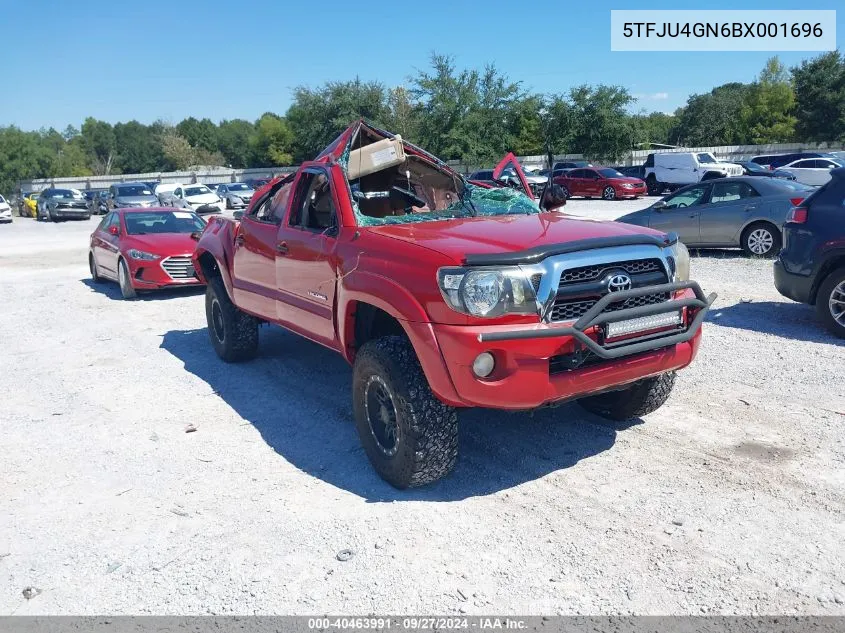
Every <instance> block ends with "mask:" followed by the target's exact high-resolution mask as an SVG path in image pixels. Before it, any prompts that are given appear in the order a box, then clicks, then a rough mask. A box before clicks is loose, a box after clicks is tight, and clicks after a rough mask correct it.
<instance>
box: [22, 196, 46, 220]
mask: <svg viewBox="0 0 845 633" xmlns="http://www.w3.org/2000/svg"><path fill="white" fill-rule="evenodd" d="M40 195H41V192H40V191H30V192H29V193H25V194H24V195H23V197H22V198H21V201H20V205H21V206H20V207H19V208H18V215H20V216H21V217H27V218H34V217H35V216H36V215H37V211H36V208H37V206H38V197H39V196H40Z"/></svg>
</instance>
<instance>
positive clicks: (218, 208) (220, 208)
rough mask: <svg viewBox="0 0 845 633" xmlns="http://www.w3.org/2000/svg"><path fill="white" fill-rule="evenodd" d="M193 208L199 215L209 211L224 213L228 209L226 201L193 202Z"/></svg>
mask: <svg viewBox="0 0 845 633" xmlns="http://www.w3.org/2000/svg"><path fill="white" fill-rule="evenodd" d="M191 210H192V211H193V212H194V213H196V214H197V215H204V214H208V213H224V212H225V211H226V203H225V202H209V203H208V204H192V205H191Z"/></svg>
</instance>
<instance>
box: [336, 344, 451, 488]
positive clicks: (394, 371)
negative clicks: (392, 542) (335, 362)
mask: <svg viewBox="0 0 845 633" xmlns="http://www.w3.org/2000/svg"><path fill="white" fill-rule="evenodd" d="M352 406H353V409H354V412H355V426H356V427H357V429H358V436H359V437H360V438H361V444H363V446H364V450H365V451H366V453H367V457H369V459H370V462H371V463H372V465H373V468H375V470H376V472H377V473H378V474H379V475H380V476H381V478H382V479H384V480H385V481H387V482H388V483H389V484H391V485H392V486H394V487H396V488H400V489H404V488H410V487H413V486H422V485H424V484H427V483H430V482H432V481H436V480H438V479H440V478H441V477H443V476H445V475H447V474H448V473H449V472H451V470H452V469H453V468H454V467H455V463H456V462H457V459H458V412H457V410H456V409H455V408H454V407H450V406H448V405H445V404H443V403H442V402H440V401H439V400H438V399H437V398H436V397H435V396H434V394H433V393H432V392H431V388H430V387H429V385H428V381H427V380H426V378H425V374H423V371H422V367H420V363H419V360H417V355H416V352H415V351H414V348H413V346H412V345H411V343H410V341H408V339H406V338H405V337H402V336H387V337H384V338H379V339H376V340H373V341H369V342H367V343H365V344H364V346H363V347H362V348H361V349H360V350H359V351H358V353H357V355H356V357H355V365H354V368H353V370H352Z"/></svg>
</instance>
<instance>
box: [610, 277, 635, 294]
mask: <svg viewBox="0 0 845 633" xmlns="http://www.w3.org/2000/svg"><path fill="white" fill-rule="evenodd" d="M630 289H631V278H630V277H629V276H628V275H626V274H625V273H616V274H614V275H611V276H610V277H608V279H607V290H608V292H619V291H620V290H630Z"/></svg>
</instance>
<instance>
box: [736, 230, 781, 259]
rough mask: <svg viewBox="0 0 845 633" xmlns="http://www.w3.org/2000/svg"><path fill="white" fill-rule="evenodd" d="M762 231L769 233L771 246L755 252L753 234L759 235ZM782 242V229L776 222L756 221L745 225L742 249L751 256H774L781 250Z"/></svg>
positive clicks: (741, 241)
mask: <svg viewBox="0 0 845 633" xmlns="http://www.w3.org/2000/svg"><path fill="white" fill-rule="evenodd" d="M761 233H762V234H765V233H768V234H769V236H770V237H771V247H769V249H768V250H766V251H763V252H755V246H754V245H753V244H752V243H751V238H752V236H755V235H759V234H761ZM781 242H782V239H781V234H780V230H779V229H778V228H777V227H776V226H775V225H774V224H769V223H768V222H755V223H754V224H750V225H749V226H747V227H745V230H744V231H743V232H742V237H741V238H740V246H742V250H743V251H745V254H746V255H748V256H750V257H765V258H771V257H774V256H775V255H777V254H778V253H779V252H780V248H781ZM755 243H757V244H759V243H760V242H759V241H756V242H755Z"/></svg>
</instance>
